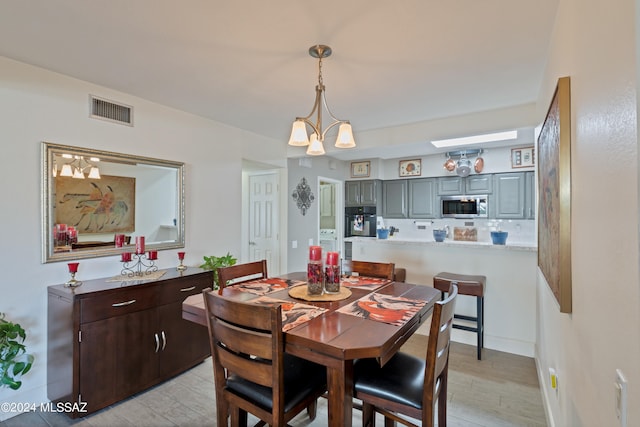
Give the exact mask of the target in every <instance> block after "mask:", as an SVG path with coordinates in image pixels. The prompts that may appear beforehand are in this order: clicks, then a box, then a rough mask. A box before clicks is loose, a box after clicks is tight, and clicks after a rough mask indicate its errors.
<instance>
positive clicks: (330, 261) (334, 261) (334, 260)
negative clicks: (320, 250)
mask: <svg viewBox="0 0 640 427" xmlns="http://www.w3.org/2000/svg"><path fill="white" fill-rule="evenodd" d="M326 264H327V265H338V252H327V263H326Z"/></svg>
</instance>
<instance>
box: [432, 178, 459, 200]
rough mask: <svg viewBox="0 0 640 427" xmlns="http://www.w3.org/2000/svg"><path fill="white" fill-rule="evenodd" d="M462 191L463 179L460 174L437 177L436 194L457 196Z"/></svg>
mask: <svg viewBox="0 0 640 427" xmlns="http://www.w3.org/2000/svg"><path fill="white" fill-rule="evenodd" d="M463 192H464V181H463V180H462V177H460V176H448V177H446V178H438V194H440V195H449V196H457V195H460V194H462V193H463Z"/></svg>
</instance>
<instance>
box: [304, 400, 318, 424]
mask: <svg viewBox="0 0 640 427" xmlns="http://www.w3.org/2000/svg"><path fill="white" fill-rule="evenodd" d="M317 412H318V400H317V399H316V400H314V401H313V403H312V404H310V405H309V406H307V415H308V416H309V420H310V421H313V420H315V419H316V414H317Z"/></svg>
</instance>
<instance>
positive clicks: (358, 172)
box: [351, 161, 371, 178]
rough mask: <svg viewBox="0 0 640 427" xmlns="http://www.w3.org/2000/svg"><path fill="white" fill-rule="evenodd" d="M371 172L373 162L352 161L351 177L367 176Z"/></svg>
mask: <svg viewBox="0 0 640 427" xmlns="http://www.w3.org/2000/svg"><path fill="white" fill-rule="evenodd" d="M370 174H371V162H369V161H366V162H351V178H366V177H368V176H369V175H370Z"/></svg>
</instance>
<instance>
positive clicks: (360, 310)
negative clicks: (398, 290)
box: [337, 293, 427, 326]
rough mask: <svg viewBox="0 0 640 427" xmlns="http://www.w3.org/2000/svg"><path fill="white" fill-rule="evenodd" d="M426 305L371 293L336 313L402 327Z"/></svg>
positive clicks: (422, 302)
mask: <svg viewBox="0 0 640 427" xmlns="http://www.w3.org/2000/svg"><path fill="white" fill-rule="evenodd" d="M426 303H427V302H426V301H419V300H412V299H408V298H404V297H393V296H389V295H382V294H375V293H373V294H369V295H366V296H364V297H362V298H360V299H359V300H357V301H354V302H352V303H351V304H348V305H346V306H344V307H342V308H340V309H338V310H337V311H338V312H340V313H344V314H349V315H351V316H357V317H364V318H365V319H371V320H376V321H378V322H384V323H389V324H391V325H395V326H402V325H404V324H405V323H406V322H407V321H408V320H409V319H411V318H412V317H413V316H414V315H415V314H416V313H417V312H418V311H420V310H421V309H422V307H424V305H425V304H426Z"/></svg>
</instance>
